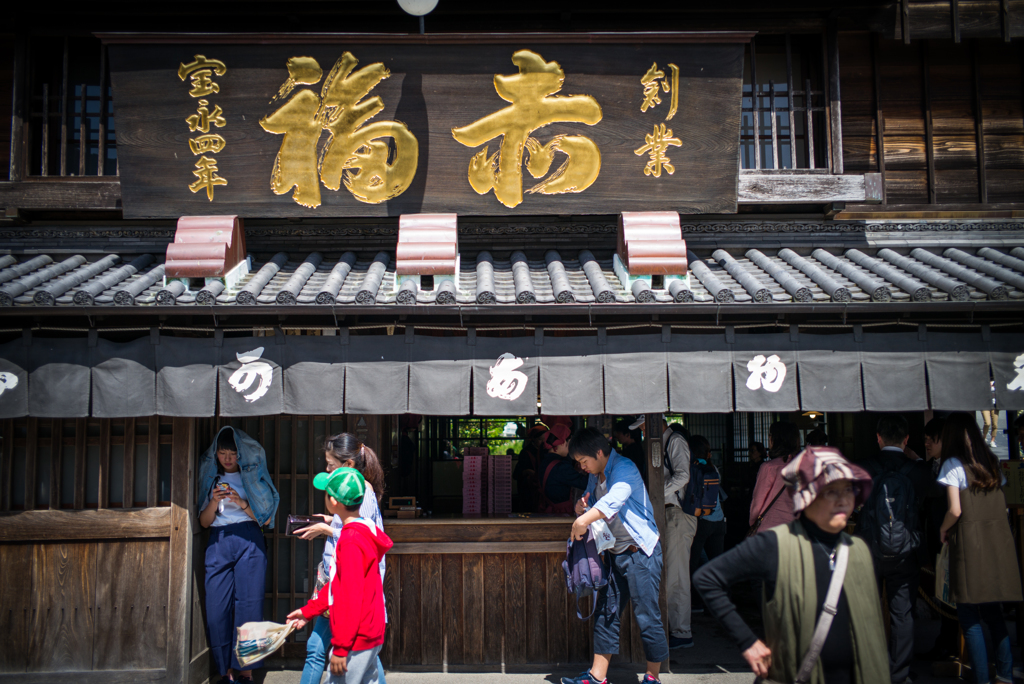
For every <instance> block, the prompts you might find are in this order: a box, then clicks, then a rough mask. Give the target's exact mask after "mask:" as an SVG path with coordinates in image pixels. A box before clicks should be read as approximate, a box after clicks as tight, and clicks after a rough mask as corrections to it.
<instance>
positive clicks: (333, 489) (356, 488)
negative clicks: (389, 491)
mask: <svg viewBox="0 0 1024 684" xmlns="http://www.w3.org/2000/svg"><path fill="white" fill-rule="evenodd" d="M313 486H314V487H316V488H317V489H322V490H324V491H325V492H327V493H328V494H330V495H331V496H332V497H334V498H335V499H336V500H337V501H339V502H341V504H343V505H345V506H358V505H359V504H361V503H363V495H364V494H366V480H365V479H363V474H362V473H361V472H359V471H358V470H356V469H355V468H335V469H334V470H333V471H332V472H329V473H318V474H317V476H316V477H314V478H313Z"/></svg>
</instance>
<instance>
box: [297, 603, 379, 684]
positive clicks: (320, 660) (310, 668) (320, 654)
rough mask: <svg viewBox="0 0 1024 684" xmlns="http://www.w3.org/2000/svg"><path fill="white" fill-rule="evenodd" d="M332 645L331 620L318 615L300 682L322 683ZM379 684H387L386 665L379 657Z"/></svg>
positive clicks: (308, 642)
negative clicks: (382, 663) (385, 676)
mask: <svg viewBox="0 0 1024 684" xmlns="http://www.w3.org/2000/svg"><path fill="white" fill-rule="evenodd" d="M330 647H331V621H330V620H328V619H327V618H325V617H318V618H316V621H315V622H314V623H313V631H312V632H310V634H309V641H307V642H306V664H305V665H304V666H303V668H302V678H301V679H299V684H320V679H321V678H323V675H324V669H325V666H326V663H327V651H328V650H329V649H330ZM377 673H378V679H377V682H378V684H387V682H386V681H385V680H384V666H383V665H381V664H380V656H378V657H377Z"/></svg>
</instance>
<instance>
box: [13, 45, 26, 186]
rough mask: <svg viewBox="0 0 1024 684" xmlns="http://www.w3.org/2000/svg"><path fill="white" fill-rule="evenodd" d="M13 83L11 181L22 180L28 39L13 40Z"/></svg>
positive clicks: (24, 170)
mask: <svg viewBox="0 0 1024 684" xmlns="http://www.w3.org/2000/svg"><path fill="white" fill-rule="evenodd" d="M13 70H14V74H13V77H14V78H13V85H12V92H11V163H10V169H9V171H8V174H9V176H8V177H9V178H10V180H11V181H20V180H23V179H24V177H25V175H26V169H25V159H26V154H25V132H26V129H27V126H28V117H29V115H28V107H29V103H30V102H31V98H30V97H28V95H27V94H26V92H25V89H26V87H27V81H28V78H27V76H26V74H27V73H28V39H27V38H25V37H23V36H22V37H18V38H15V40H14V65H13Z"/></svg>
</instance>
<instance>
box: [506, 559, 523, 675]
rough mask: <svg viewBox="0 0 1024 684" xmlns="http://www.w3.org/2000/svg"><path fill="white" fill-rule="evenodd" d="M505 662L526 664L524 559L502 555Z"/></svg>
mask: <svg viewBox="0 0 1024 684" xmlns="http://www.w3.org/2000/svg"><path fill="white" fill-rule="evenodd" d="M503 558H504V561H505V658H504V660H505V662H506V663H522V662H526V558H525V556H524V555H523V554H521V553H507V554H504V557H503Z"/></svg>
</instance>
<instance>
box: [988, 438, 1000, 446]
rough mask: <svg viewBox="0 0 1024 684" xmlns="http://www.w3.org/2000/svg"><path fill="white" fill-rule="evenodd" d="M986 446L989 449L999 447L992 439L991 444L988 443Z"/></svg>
mask: <svg viewBox="0 0 1024 684" xmlns="http://www.w3.org/2000/svg"><path fill="white" fill-rule="evenodd" d="M988 445H989V446H990V447H996V446H999V445H998V444H996V440H994V439H993V440H992V441H991V442H989V443H988Z"/></svg>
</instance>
